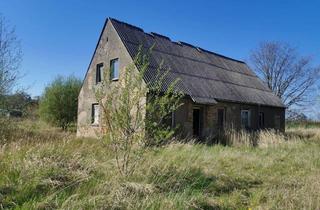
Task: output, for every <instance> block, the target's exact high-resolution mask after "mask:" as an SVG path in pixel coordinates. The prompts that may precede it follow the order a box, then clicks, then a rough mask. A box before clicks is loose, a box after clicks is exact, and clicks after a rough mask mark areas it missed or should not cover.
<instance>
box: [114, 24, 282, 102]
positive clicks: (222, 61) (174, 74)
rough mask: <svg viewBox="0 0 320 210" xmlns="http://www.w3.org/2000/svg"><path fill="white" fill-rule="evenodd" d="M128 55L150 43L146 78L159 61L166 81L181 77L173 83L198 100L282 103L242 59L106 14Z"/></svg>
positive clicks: (151, 73) (151, 74)
mask: <svg viewBox="0 0 320 210" xmlns="http://www.w3.org/2000/svg"><path fill="white" fill-rule="evenodd" d="M108 20H110V21H111V22H112V25H113V26H114V28H115V29H116V31H117V33H118V34H119V36H120V38H121V40H122V41H123V43H124V45H125V47H126V48H127V50H128V52H129V54H130V56H132V58H134V57H135V55H136V54H137V52H138V50H139V47H140V46H143V47H144V48H145V49H149V48H150V47H151V46H154V47H153V50H152V53H151V58H150V71H148V74H147V75H146V79H147V80H152V79H153V78H154V75H155V74H156V73H155V71H156V69H157V67H158V66H159V65H160V63H161V62H162V61H163V62H164V66H165V67H166V68H169V69H170V71H169V74H168V76H167V79H166V81H167V83H168V84H169V83H170V82H171V81H174V80H175V79H177V78H180V79H181V82H180V83H179V86H178V87H177V88H178V89H179V90H181V91H182V92H183V93H185V94H186V95H188V96H190V97H191V98H192V100H193V101H194V102H196V103H200V104H215V103H217V101H230V102H239V103H247V104H260V105H267V106H276V107H284V104H283V103H282V102H281V99H280V98H279V97H277V96H276V95H275V94H274V93H273V92H272V91H271V90H270V89H269V88H268V87H267V86H266V85H265V84H264V83H263V82H262V81H261V80H260V79H259V78H258V77H257V76H256V75H255V74H254V73H253V72H252V71H251V70H250V69H249V67H248V66H247V65H246V64H245V63H244V62H242V61H238V60H235V59H232V58H228V57H226V56H223V55H219V54H217V53H214V52H210V51H208V50H205V49H202V48H200V47H196V46H193V45H191V44H188V43H185V42H173V41H171V40H170V38H169V37H166V36H163V35H160V34H157V33H154V32H152V33H145V32H144V31H143V30H142V29H141V28H139V27H136V26H133V25H130V24H128V23H124V22H121V21H118V20H116V19H113V18H109V19H108Z"/></svg>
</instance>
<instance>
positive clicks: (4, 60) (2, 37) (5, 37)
mask: <svg viewBox="0 0 320 210" xmlns="http://www.w3.org/2000/svg"><path fill="white" fill-rule="evenodd" d="M21 61H22V51H21V45H20V41H19V40H18V38H17V36H16V33H15V28H14V27H11V26H10V25H9V24H8V21H7V20H6V19H5V18H4V16H2V15H1V13H0V96H3V95H4V94H8V93H9V92H10V91H11V90H12V88H13V87H14V86H15V85H16V82H17V79H18V78H19V75H20V74H19V67H20V64H21Z"/></svg>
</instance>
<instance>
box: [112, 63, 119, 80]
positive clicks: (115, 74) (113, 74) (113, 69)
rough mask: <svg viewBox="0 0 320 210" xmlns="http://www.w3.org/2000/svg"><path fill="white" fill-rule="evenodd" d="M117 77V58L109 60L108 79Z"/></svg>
mask: <svg viewBox="0 0 320 210" xmlns="http://www.w3.org/2000/svg"><path fill="white" fill-rule="evenodd" d="M118 79H119V58H116V59H113V60H111V61H110V80H118Z"/></svg>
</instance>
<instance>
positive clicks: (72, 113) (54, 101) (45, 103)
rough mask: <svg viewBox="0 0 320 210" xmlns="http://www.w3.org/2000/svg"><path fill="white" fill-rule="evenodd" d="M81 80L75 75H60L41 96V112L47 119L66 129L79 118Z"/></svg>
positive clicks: (43, 117) (42, 116) (41, 115)
mask: <svg viewBox="0 0 320 210" xmlns="http://www.w3.org/2000/svg"><path fill="white" fill-rule="evenodd" d="M81 84H82V82H81V80H79V79H77V78H75V77H74V76H69V77H67V78H63V77H62V76H58V77H57V78H56V79H55V80H53V82H52V83H51V84H49V85H48V86H47V87H46V88H45V91H44V93H43V95H42V97H41V100H40V106H39V113H40V117H41V118H42V119H44V120H45V121H47V122H49V123H51V124H53V125H56V126H59V127H61V128H62V129H64V130H66V129H67V128H68V126H69V125H70V124H72V123H75V121H76V119H77V107H78V94H79V91H80V88H81Z"/></svg>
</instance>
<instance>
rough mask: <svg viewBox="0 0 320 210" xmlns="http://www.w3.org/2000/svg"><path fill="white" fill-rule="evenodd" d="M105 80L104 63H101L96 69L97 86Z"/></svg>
mask: <svg viewBox="0 0 320 210" xmlns="http://www.w3.org/2000/svg"><path fill="white" fill-rule="evenodd" d="M102 79H103V63H99V64H98V65H97V69H96V84H98V83H99V82H101V81H102Z"/></svg>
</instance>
